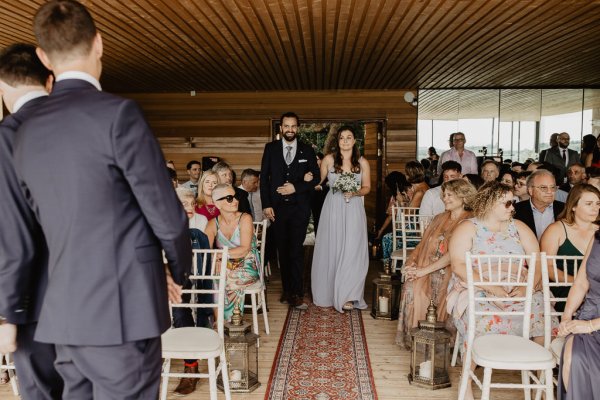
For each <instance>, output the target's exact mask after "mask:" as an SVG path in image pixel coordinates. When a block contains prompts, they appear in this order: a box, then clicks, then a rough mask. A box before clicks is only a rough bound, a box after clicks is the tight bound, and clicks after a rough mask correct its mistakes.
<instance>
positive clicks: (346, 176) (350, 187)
mask: <svg viewBox="0 0 600 400" xmlns="http://www.w3.org/2000/svg"><path fill="white" fill-rule="evenodd" d="M359 189H360V184H359V183H358V182H357V181H356V178H355V177H354V174H353V173H351V172H342V173H341V174H340V176H339V177H338V178H337V179H336V181H335V183H334V184H333V187H332V188H331V190H332V191H333V193H335V192H337V191H340V192H342V193H346V192H357V191H358V190H359ZM345 200H346V203H349V202H350V199H348V198H346V199H345Z"/></svg>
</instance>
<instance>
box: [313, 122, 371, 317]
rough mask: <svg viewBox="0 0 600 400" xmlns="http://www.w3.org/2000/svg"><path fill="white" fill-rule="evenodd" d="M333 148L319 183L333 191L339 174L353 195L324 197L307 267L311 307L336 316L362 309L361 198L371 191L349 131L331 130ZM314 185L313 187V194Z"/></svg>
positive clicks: (366, 165)
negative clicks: (349, 180)
mask: <svg viewBox="0 0 600 400" xmlns="http://www.w3.org/2000/svg"><path fill="white" fill-rule="evenodd" d="M336 137H337V144H338V146H337V149H336V151H335V152H334V153H332V154H328V155H327V156H325V158H324V159H323V161H322V162H321V180H320V181H321V182H323V181H324V180H325V178H327V179H329V185H330V187H331V188H332V189H333V188H334V187H335V182H336V180H337V179H338V178H339V177H340V176H341V174H343V173H351V174H353V175H354V179H356V183H357V187H359V188H360V189H358V190H357V191H355V192H346V193H342V192H340V191H336V193H334V190H330V191H329V193H328V194H327V197H326V198H325V203H324V204H323V210H322V211H321V218H320V222H319V230H318V232H317V236H316V242H315V251H314V255H313V263H312V272H311V280H312V295H313V302H314V303H315V304H316V305H317V306H320V307H332V306H333V307H335V309H336V310H338V311H339V312H344V310H351V309H353V308H359V309H365V308H367V303H365V300H364V298H363V297H364V287H365V278H366V276H367V271H368V269H369V253H368V244H367V243H368V239H367V219H366V215H365V206H364V201H363V199H362V196H365V195H366V194H368V193H369V192H370V191H371V182H370V169H369V163H368V161H367V160H366V159H365V158H364V157H361V156H360V153H359V151H358V148H357V146H356V139H355V133H354V130H353V128H352V127H350V126H342V127H341V128H340V129H339V130H338V131H337V135H336ZM318 189H319V186H317V190H318Z"/></svg>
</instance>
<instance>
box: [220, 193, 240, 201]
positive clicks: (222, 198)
mask: <svg viewBox="0 0 600 400" xmlns="http://www.w3.org/2000/svg"><path fill="white" fill-rule="evenodd" d="M233 199H236V200H239V199H238V195H237V194H228V195H227V196H223V197H221V198H220V199H217V200H216V201H221V200H227V202H228V203H233Z"/></svg>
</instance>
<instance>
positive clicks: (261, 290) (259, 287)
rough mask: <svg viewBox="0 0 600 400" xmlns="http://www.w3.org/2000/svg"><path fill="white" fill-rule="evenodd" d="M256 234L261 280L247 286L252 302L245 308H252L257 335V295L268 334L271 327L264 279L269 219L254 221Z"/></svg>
mask: <svg viewBox="0 0 600 400" xmlns="http://www.w3.org/2000/svg"><path fill="white" fill-rule="evenodd" d="M253 224H254V234H255V236H256V245H257V246H258V250H259V251H260V262H259V263H258V276H259V280H258V281H256V282H254V283H253V284H252V285H250V286H248V287H246V288H245V289H244V292H245V293H246V294H248V295H250V300H251V304H246V305H244V308H251V309H252V322H253V325H252V326H253V330H254V333H256V334H257V335H258V334H259V332H258V302H257V296H260V306H261V308H262V313H263V320H264V322H265V332H266V334H267V335H268V334H269V333H270V329H269V317H268V315H267V301H266V299H267V297H266V295H265V290H266V285H265V280H264V270H265V268H264V266H265V246H266V242H267V220H266V219H264V220H262V221H261V222H253Z"/></svg>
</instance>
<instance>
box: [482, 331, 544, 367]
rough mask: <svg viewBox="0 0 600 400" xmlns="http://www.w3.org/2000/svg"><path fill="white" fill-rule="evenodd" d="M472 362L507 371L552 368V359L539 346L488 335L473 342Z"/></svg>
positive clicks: (516, 339)
mask: <svg viewBox="0 0 600 400" xmlns="http://www.w3.org/2000/svg"><path fill="white" fill-rule="evenodd" d="M473 361H475V363H476V364H477V365H481V366H482V367H491V368H495V369H509V370H519V369H523V370H537V369H548V368H553V367H554V365H555V362H554V357H553V356H552V353H550V351H549V350H547V349H545V348H544V347H543V346H540V345H539V344H537V343H535V342H533V341H531V340H528V339H525V338H523V337H522V336H515V335H497V334H490V335H484V336H480V337H478V338H476V339H475V340H474V341H473Z"/></svg>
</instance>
